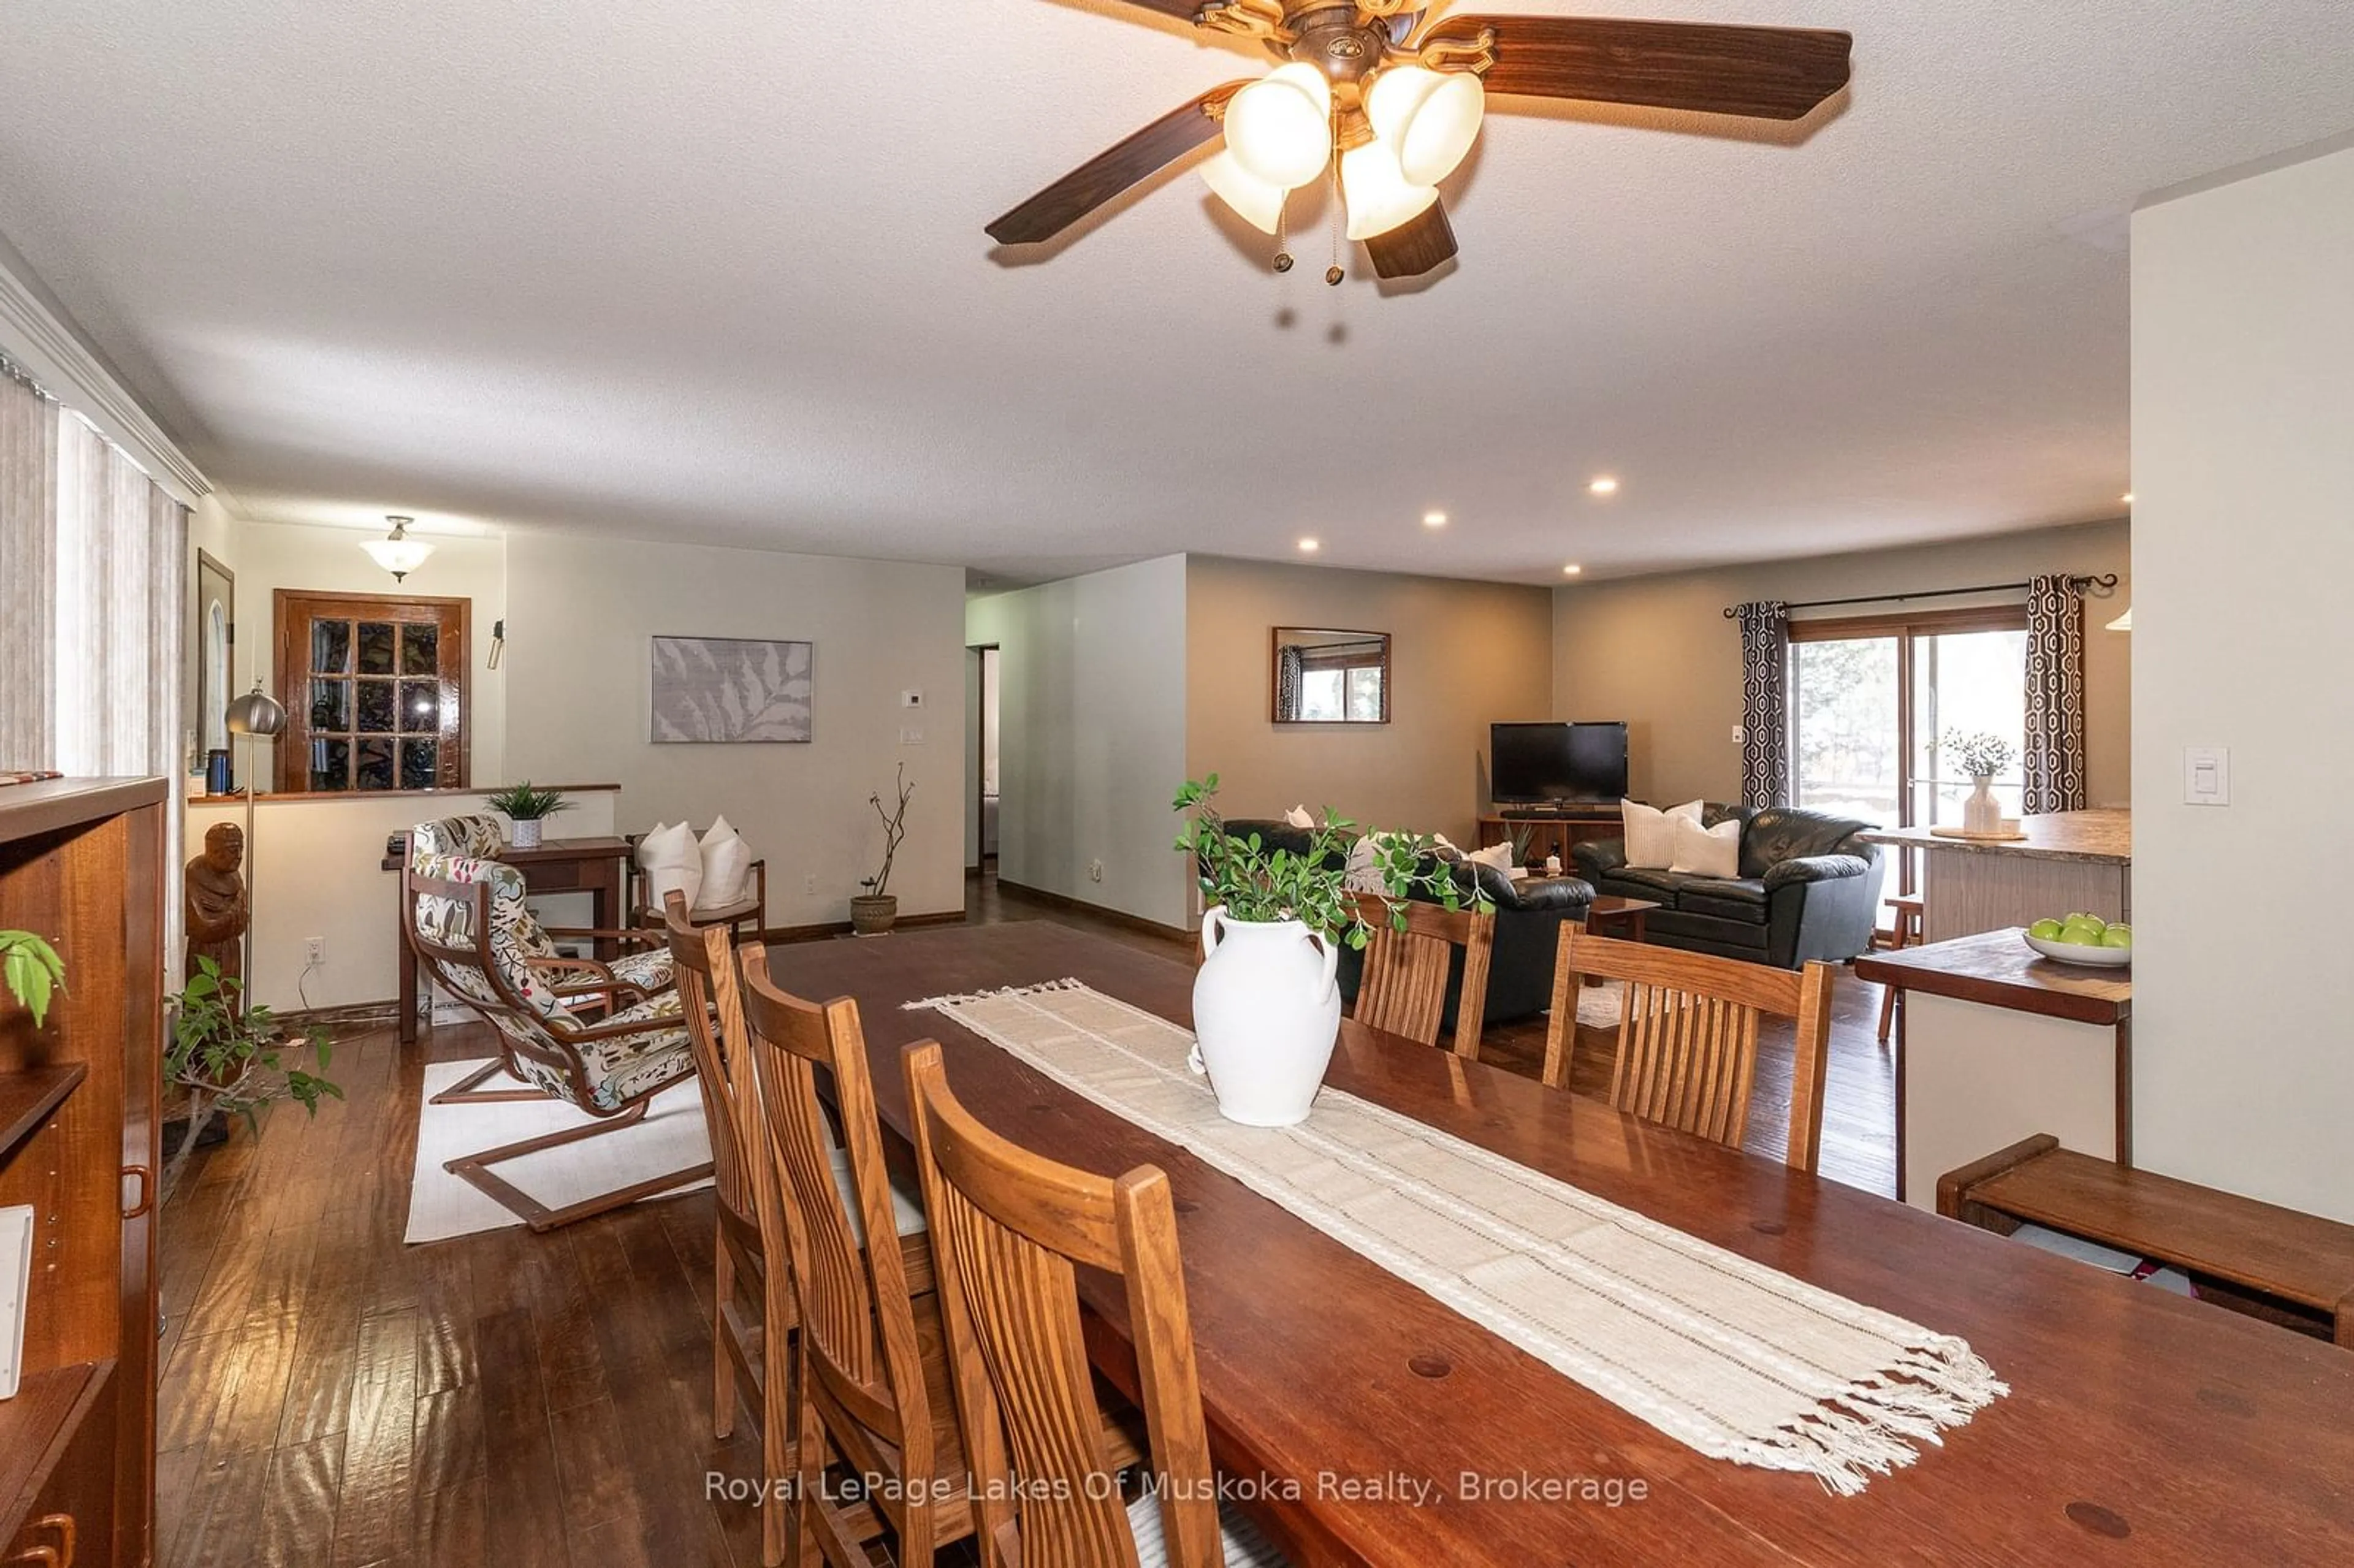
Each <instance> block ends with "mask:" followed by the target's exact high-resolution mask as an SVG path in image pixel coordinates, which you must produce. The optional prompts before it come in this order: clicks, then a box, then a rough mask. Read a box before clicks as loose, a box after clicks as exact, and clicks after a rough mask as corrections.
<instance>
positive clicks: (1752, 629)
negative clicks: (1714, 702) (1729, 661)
mask: <svg viewBox="0 0 2354 1568" xmlns="http://www.w3.org/2000/svg"><path fill="white" fill-rule="evenodd" d="M1734 615H1735V616H1736V617H1737V618H1738V619H1739V620H1740V621H1741V729H1742V740H1741V801H1742V804H1744V805H1745V806H1747V807H1749V808H1750V809H1751V810H1764V809H1765V807H1767V806H1787V805H1788V804H1789V803H1790V695H1789V669H1790V607H1789V606H1788V605H1787V604H1784V603H1782V602H1781V601H1780V600H1778V599H1773V600H1760V601H1757V602H1755V603H1751V604H1744V605H1742V606H1741V607H1740V608H1739V609H1736V610H1734Z"/></svg>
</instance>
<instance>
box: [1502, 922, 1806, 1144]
mask: <svg viewBox="0 0 2354 1568" xmlns="http://www.w3.org/2000/svg"><path fill="white" fill-rule="evenodd" d="M1831 974H1832V971H1831V966H1830V965H1829V964H1826V963H1819V962H1817V963H1809V964H1808V965H1807V967H1806V968H1805V969H1803V970H1801V971H1798V972H1796V973H1793V972H1792V971H1791V970H1788V969H1773V968H1770V967H1768V966H1766V965H1765V964H1748V963H1743V962H1741V961H1740V960H1739V959H1722V958H1717V957H1715V956H1714V955H1712V954H1709V953H1688V952H1683V951H1681V950H1680V949H1678V948H1662V947H1656V946H1653V945H1652V944H1650V943H1647V942H1619V941H1613V940H1611V939H1610V938H1606V937H1596V936H1592V935H1589V934H1588V933H1587V932H1586V930H1585V927H1584V926H1583V925H1581V924H1579V923H1577V922H1575V921H1571V922H1567V923H1565V924H1564V925H1563V927H1562V928H1561V946H1560V948H1559V956H1558V957H1557V958H1556V959H1555V961H1554V964H1553V1012H1552V1015H1551V1017H1550V1019H1549V1021H1548V1022H1547V1023H1546V1026H1545V1057H1544V1081H1545V1082H1546V1083H1547V1084H1549V1085H1551V1086H1553V1087H1554V1088H1557V1089H1558V1088H1566V1087H1567V1086H1568V1085H1569V1074H1570V1065H1571V1058H1572V1056H1573V1055H1574V1054H1575V1049H1576V1044H1577V991H1578V982H1579V977H1581V976H1598V977H1600V978H1601V979H1602V980H1604V981H1606V982H1610V981H1616V982H1617V983H1618V987H1619V1020H1618V1056H1617V1065H1615V1066H1614V1067H1613V1068H1612V1069H1611V1075H1610V1104H1611V1105H1612V1106H1613V1107H1615V1108H1617V1109H1618V1110H1622V1111H1627V1112H1629V1113H1631V1114H1633V1115H1635V1116H1638V1117H1641V1118H1643V1119H1644V1120H1646V1121H1655V1122H1659V1123H1662V1124H1663V1125H1665V1126H1668V1127H1672V1128H1677V1129H1678V1130H1680V1131H1682V1132H1690V1133H1697V1134H1698V1135H1700V1136H1701V1137H1702V1138H1706V1139H1713V1140H1714V1141H1716V1142H1718V1143H1722V1144H1726V1145H1728V1146H1730V1147H1732V1148H1734V1149H1738V1148H1740V1147H1741V1139H1742V1135H1743V1134H1744V1132H1746V1131H1747V1130H1748V1127H1749V1099H1750V1092H1751V1089H1752V1087H1753V1086H1754V1085H1755V1081H1756V1076H1757V1022H1758V1020H1759V1019H1760V1018H1761V1017H1763V1016H1765V1015H1766V1014H1768V1013H1771V1014H1773V1015H1775V1016H1776V1017H1782V1018H1788V1019H1791V1020H1793V1021H1794V1022H1796V1024H1797V1058H1796V1060H1795V1061H1794V1062H1793V1063H1792V1064H1791V1069H1790V1146H1789V1153H1788V1155H1787V1160H1788V1162H1789V1163H1790V1165H1792V1166H1793V1167H1794V1168H1796V1169H1797V1170H1800V1171H1808V1172H1809V1173H1811V1172H1812V1171H1814V1169H1815V1164H1816V1161H1817V1160H1819V1158H1820V1155H1821V1152H1822V1137H1823V1070H1824V1067H1825V1065H1826V1063H1827V1060H1828V1047H1829V1036H1830V1020H1831Z"/></svg>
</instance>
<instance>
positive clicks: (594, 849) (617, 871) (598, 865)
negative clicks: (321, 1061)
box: [384, 833, 630, 1045]
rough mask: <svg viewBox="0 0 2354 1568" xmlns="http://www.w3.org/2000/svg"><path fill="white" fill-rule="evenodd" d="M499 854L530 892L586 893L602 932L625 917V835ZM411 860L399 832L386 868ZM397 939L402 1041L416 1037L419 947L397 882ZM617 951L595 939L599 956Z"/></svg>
mask: <svg viewBox="0 0 2354 1568" xmlns="http://www.w3.org/2000/svg"><path fill="white" fill-rule="evenodd" d="M499 859H500V860H501V861H502V862H504V863H506V864H508V865H511V866H514V868H515V869H516V870H517V871H520V872H522V873H523V885H524V887H525V890H526V891H528V892H532V893H585V894H587V895H588V896H589V899H590V901H591V904H592V906H593V908H594V910H595V913H594V914H592V915H591V916H589V919H588V924H589V925H591V926H594V927H596V928H597V929H599V930H600V931H610V930H614V929H617V928H618V927H620V923H621V920H620V917H621V875H622V870H623V868H624V867H625V866H627V865H628V864H629V862H630V841H629V840H627V839H617V838H604V839H549V840H547V841H546V842H544V843H542V844H540V845H539V846H538V847H537V848H536V849H518V848H516V847H515V846H514V845H513V844H509V845H507V846H506V847H505V848H504V849H502V850H501V851H499ZM407 864H408V834H407V833H395V834H394V835H393V838H392V842H391V844H390V845H389V846H388V853H387V854H386V855H385V857H384V869H385V870H387V871H398V870H399V869H400V868H401V867H403V866H404V865H407ZM392 919H393V926H392V931H393V938H392V939H393V940H394V942H396V943H397V944H398V946H399V948H400V991H399V1000H398V1002H396V1003H395V1005H396V1006H398V1008H399V1010H400V1043H401V1044H404V1045H408V1044H415V1042H416V1040H417V950H416V949H415V948H411V947H410V946H409V945H408V912H407V911H406V910H404V909H402V908H401V907H400V893H399V887H398V884H396V885H395V886H394V890H393V906H392ZM618 952H619V948H617V947H616V946H615V944H614V943H613V942H612V941H611V940H610V939H609V938H602V937H600V938H598V939H597V957H599V959H612V958H614V957H615V956H616V955H617V954H618Z"/></svg>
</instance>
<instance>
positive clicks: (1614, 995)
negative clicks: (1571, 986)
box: [1577, 985, 1627, 1029]
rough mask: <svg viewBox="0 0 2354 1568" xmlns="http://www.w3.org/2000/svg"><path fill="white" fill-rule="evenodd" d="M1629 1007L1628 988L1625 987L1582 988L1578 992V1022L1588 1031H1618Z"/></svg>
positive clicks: (1594, 986)
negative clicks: (1619, 1024)
mask: <svg viewBox="0 0 2354 1568" xmlns="http://www.w3.org/2000/svg"><path fill="white" fill-rule="evenodd" d="M1626 1006H1627V988H1626V987H1625V986H1623V985H1589V986H1581V987H1579V988H1578V992H1577V1022H1578V1023H1579V1025H1580V1026H1581V1027H1584V1028H1586V1029H1616V1028H1617V1027H1618V1020H1619V1018H1620V1016H1621V1015H1622V1014H1623V1013H1624V1012H1625V1011H1626Z"/></svg>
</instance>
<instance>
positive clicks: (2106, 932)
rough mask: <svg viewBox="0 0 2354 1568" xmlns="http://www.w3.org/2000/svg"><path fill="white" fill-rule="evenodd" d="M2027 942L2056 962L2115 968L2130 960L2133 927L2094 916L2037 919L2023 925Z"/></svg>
mask: <svg viewBox="0 0 2354 1568" xmlns="http://www.w3.org/2000/svg"><path fill="white" fill-rule="evenodd" d="M2027 945H2028V946H2029V947H2031V948H2034V949H2035V950H2036V951H2037V952H2039V953H2041V954H2042V955H2043V956H2044V957H2045V958H2047V959H2052V960H2053V961H2054V962H2056V963H2062V964H2084V965H2085V966H2086V967H2088V968H2091V969H2123V968H2124V967H2125V966H2126V965H2127V964H2129V963H2131V962H2133V927H2130V926H2128V925H2126V924H2125V923H2124V922H2122V921H2120V922H2118V923H2117V924H2116V925H2114V926H2112V925H2111V924H2109V923H2108V922H2107V921H2106V920H2104V919H2102V918H2101V917H2100V916H2097V915H2067V916H2062V917H2061V918H2059V919H2057V920H2038V921H2037V922H2036V923H2035V924H2034V925H2032V926H2030V927H2028V928H2027Z"/></svg>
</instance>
